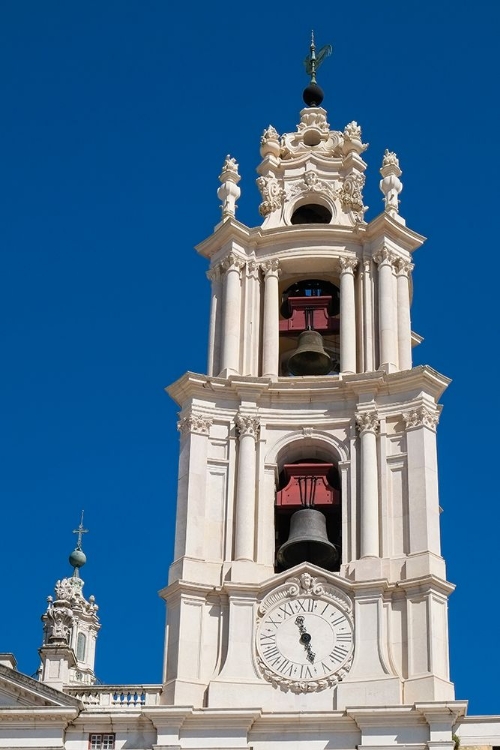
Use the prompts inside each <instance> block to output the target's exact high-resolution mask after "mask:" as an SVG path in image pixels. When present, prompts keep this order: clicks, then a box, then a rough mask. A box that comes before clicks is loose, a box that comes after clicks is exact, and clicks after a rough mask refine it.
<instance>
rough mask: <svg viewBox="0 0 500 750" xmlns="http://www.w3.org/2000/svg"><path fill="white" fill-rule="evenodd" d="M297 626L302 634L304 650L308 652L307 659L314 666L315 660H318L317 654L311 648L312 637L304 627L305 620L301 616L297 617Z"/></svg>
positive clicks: (301, 640) (301, 641) (300, 638)
mask: <svg viewBox="0 0 500 750" xmlns="http://www.w3.org/2000/svg"><path fill="white" fill-rule="evenodd" d="M295 624H296V625H297V627H298V629H299V633H300V637H299V641H300V643H302V644H303V645H304V648H305V650H306V652H307V658H308V660H309V661H310V662H311V664H312V663H313V662H314V659H315V658H316V654H315V653H314V651H313V650H312V648H311V636H310V634H309V633H308V632H307V630H306V628H305V626H304V618H303V617H300V616H299V617H297V618H296V619H295Z"/></svg>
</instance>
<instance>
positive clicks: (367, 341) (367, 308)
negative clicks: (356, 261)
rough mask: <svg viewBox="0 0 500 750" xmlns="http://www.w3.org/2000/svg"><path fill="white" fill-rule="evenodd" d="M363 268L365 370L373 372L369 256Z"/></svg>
mask: <svg viewBox="0 0 500 750" xmlns="http://www.w3.org/2000/svg"><path fill="white" fill-rule="evenodd" d="M363 269H364V273H363V302H364V305H363V307H364V315H365V317H364V327H365V336H364V347H365V351H364V354H365V372H372V371H373V370H374V369H375V368H374V363H373V333H374V331H373V300H372V262H371V260H370V259H369V258H366V259H365V260H364V261H363Z"/></svg>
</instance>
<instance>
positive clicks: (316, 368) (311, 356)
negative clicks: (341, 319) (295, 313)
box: [288, 329, 332, 375]
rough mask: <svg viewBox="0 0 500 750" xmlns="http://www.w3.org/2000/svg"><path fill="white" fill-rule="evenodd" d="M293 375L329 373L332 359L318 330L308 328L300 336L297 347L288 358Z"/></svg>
mask: <svg viewBox="0 0 500 750" xmlns="http://www.w3.org/2000/svg"><path fill="white" fill-rule="evenodd" d="M288 369H289V370H290V372H291V373H292V375H328V373H329V372H330V370H331V369H332V360H331V358H330V356H329V355H328V354H327V353H326V352H325V350H324V348H323V339H322V337H321V334H320V333H318V332H317V331H313V330H310V329H307V330H306V331H302V333H301V334H300V336H299V340H298V343H297V348H296V350H295V351H294V352H293V354H292V355H291V356H290V357H289V359H288Z"/></svg>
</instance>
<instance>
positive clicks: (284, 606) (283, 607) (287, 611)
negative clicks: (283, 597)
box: [278, 602, 295, 615]
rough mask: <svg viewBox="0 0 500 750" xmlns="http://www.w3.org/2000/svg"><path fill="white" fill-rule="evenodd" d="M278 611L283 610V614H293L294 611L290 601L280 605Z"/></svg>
mask: <svg viewBox="0 0 500 750" xmlns="http://www.w3.org/2000/svg"><path fill="white" fill-rule="evenodd" d="M278 612H283V614H284V615H294V614H295V612H294V610H293V607H292V605H291V603H290V602H285V603H284V604H282V605H281V607H280V608H279V610H278Z"/></svg>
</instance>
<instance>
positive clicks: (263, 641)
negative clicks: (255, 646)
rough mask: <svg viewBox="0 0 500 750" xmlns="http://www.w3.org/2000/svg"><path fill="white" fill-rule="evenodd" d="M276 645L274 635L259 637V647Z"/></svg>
mask: <svg viewBox="0 0 500 750" xmlns="http://www.w3.org/2000/svg"><path fill="white" fill-rule="evenodd" d="M275 643H276V633H272V634H271V635H261V636H260V645H261V646H270V645H272V646H274V644H275Z"/></svg>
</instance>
